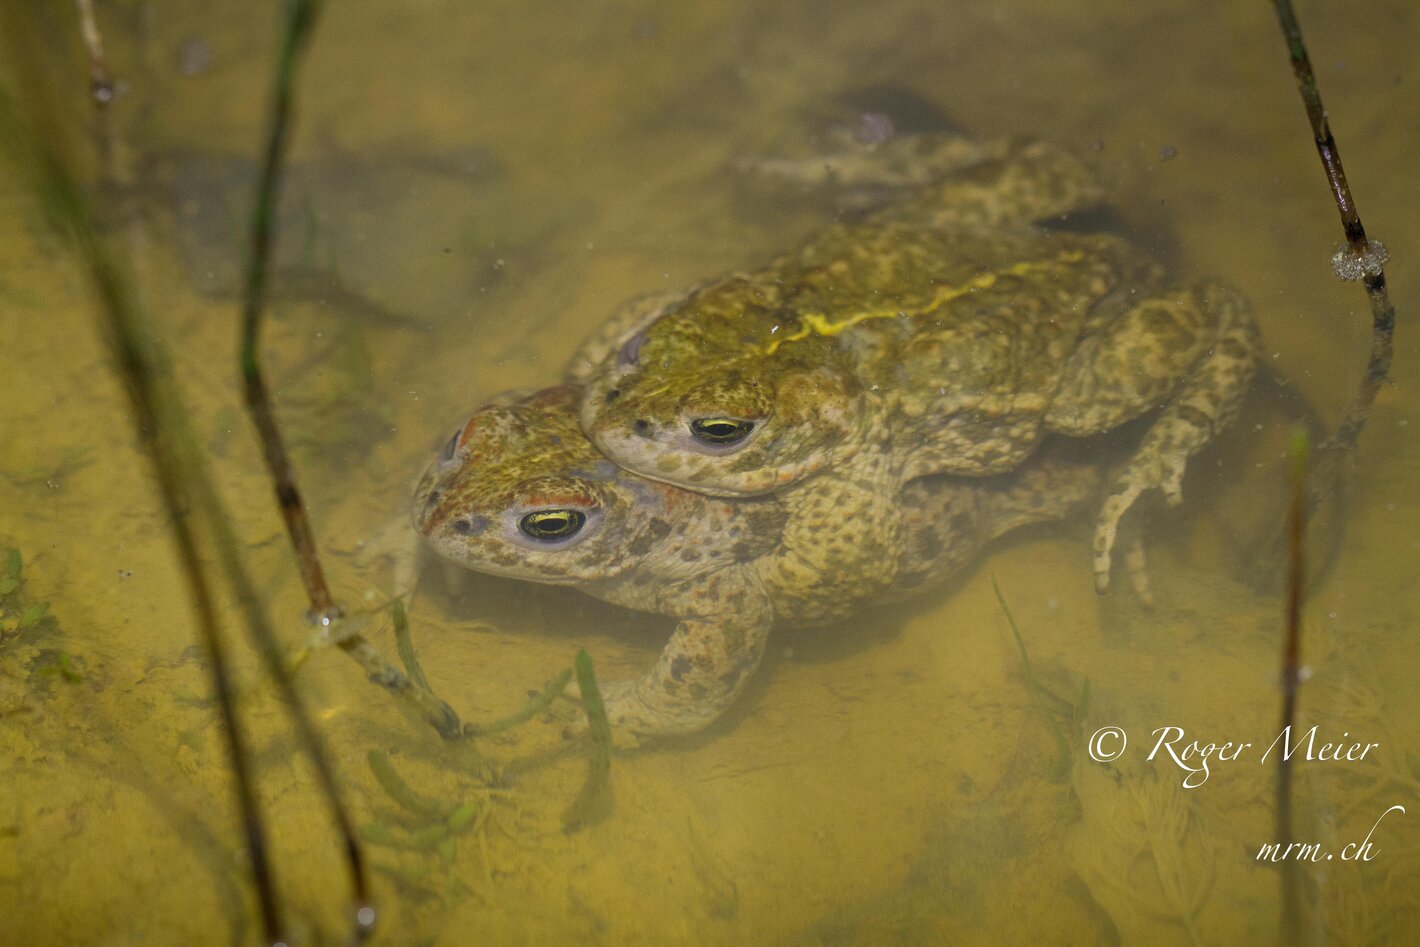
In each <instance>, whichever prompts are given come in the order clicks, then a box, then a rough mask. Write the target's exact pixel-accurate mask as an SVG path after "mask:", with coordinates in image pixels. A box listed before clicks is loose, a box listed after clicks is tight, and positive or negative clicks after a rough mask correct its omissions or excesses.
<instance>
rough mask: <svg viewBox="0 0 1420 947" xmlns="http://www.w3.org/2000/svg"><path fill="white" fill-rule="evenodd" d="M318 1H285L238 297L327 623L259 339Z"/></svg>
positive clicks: (244, 351) (300, 545) (314, 595)
mask: <svg viewBox="0 0 1420 947" xmlns="http://www.w3.org/2000/svg"><path fill="white" fill-rule="evenodd" d="M320 6H321V4H320V0H288V3H287V5H286V22H285V29H284V30H283V34H282V41H281V50H280V53H279V54H278V57H277V61H276V79H275V86H274V88H273V90H272V98H271V112H270V115H269V121H268V128H267V137H266V151H265V154H264V156H263V158H262V164H261V172H260V174H259V175H258V177H257V186H256V198H255V202H254V204H253V207H252V214H251V245H250V247H249V248H248V250H247V259H246V273H245V278H244V280H243V292H242V334H241V354H240V356H239V358H240V366H239V367H240V370H241V375H242V383H243V390H244V393H245V396H246V406H247V411H248V412H250V414H251V418H252V423H253V424H255V425H256V429H257V433H258V434H259V435H260V439H261V451H262V457H263V459H265V461H266V467H267V470H268V471H269V472H270V474H271V478H272V481H273V484H274V486H275V488H276V502H277V504H278V505H279V506H280V508H281V515H282V517H283V518H284V519H285V521H286V533H287V535H288V536H289V537H290V540H291V545H292V547H293V548H294V549H295V553H296V562H297V565H298V566H299V568H300V570H301V579H302V581H303V582H304V583H305V586H306V595H307V596H308V597H309V598H310V602H311V611H312V613H313V614H314V615H315V617H316V619H317V620H319V621H322V622H329V621H331V620H333V619H334V618H336V617H338V616H339V614H340V610H339V609H338V608H336V606H335V602H334V600H333V599H332V598H331V595H330V588H329V586H328V585H327V584H326V581H325V573H324V572H323V571H322V569H321V565H320V557H319V555H318V553H317V552H316V542H315V534H314V532H313V531H312V529H311V524H310V520H309V518H308V517H307V516H306V510H305V505H304V504H303V503H302V502H301V492H300V490H299V488H298V487H297V484H296V470H295V468H294V467H293V466H292V464H291V458H290V455H289V454H288V453H287V451H286V443H285V441H284V440H283V439H282V437H281V430H280V427H279V426H278V425H277V423H276V412H275V411H274V409H273V407H272V404H271V395H270V392H269V390H268V389H267V386H266V380H265V378H264V377H263V376H262V372H261V362H260V357H259V354H258V351H257V349H258V345H259V343H260V341H261V324H262V314H263V311H264V309H265V307H266V295H267V284H268V282H269V279H270V262H271V249H272V243H273V231H274V226H275V216H276V206H277V202H278V200H279V199H280V194H281V171H282V165H283V163H284V161H285V157H286V146H287V141H288V139H289V137H290V128H291V116H292V112H293V108H294V103H295V82H296V71H297V68H298V67H299V65H300V62H301V58H302V53H303V52H304V51H305V49H306V47H307V46H308V45H309V43H310V38H311V34H312V31H313V30H314V29H315V24H316V17H317V15H318V14H319V12H320Z"/></svg>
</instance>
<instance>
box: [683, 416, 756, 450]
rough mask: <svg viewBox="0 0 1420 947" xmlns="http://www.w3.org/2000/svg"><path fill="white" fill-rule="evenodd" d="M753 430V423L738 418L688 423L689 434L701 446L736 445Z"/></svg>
mask: <svg viewBox="0 0 1420 947" xmlns="http://www.w3.org/2000/svg"><path fill="white" fill-rule="evenodd" d="M753 430H754V422H753V421H741V420H740V419H739V418H696V419H695V420H694V421H691V422H690V434H691V436H692V437H694V438H695V439H696V440H697V441H700V442H701V443H702V444H715V445H717V446H719V445H725V444H738V443H739V442H740V441H742V440H744V439H745V438H747V437H749V435H750V432H751V431H753Z"/></svg>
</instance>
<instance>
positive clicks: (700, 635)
mask: <svg viewBox="0 0 1420 947" xmlns="http://www.w3.org/2000/svg"><path fill="white" fill-rule="evenodd" d="M737 578H741V579H742V578H743V577H742V576H741V577H737ZM735 585H740V587H739V588H735V587H733V586H735ZM695 594H696V596H697V597H698V598H700V599H701V600H703V601H704V602H705V603H707V604H709V605H712V606H713V617H703V618H702V617H687V618H682V619H681V620H680V622H679V623H678V624H677V625H676V629H675V632H674V633H673V634H672V635H671V638H670V640H669V641H668V642H666V646H665V648H664V649H662V651H661V655H660V657H659V658H658V659H657V660H656V666H655V667H653V668H652V669H651V670H650V671H649V672H648V673H647V674H645V675H644V676H642V677H641V678H639V679H637V680H634V681H623V682H613V683H611V684H608V685H607V686H606V688H605V689H604V696H605V698H606V709H607V717H608V718H609V719H610V721H611V726H612V732H613V733H616V734H618V736H619V737H624V736H625V735H628V734H629V735H634V736H635V737H638V738H641V737H660V736H670V735H674V734H685V733H694V732H695V731H697V730H702V729H704V728H705V727H707V726H709V725H710V724H711V723H713V722H714V721H715V720H716V719H718V718H719V717H720V715H721V714H723V713H724V712H725V711H726V710H727V709H728V708H729V707H730V705H731V704H733V703H734V702H735V699H736V698H737V697H739V695H740V692H741V691H743V690H744V686H745V684H746V683H747V682H748V681H749V679H750V677H751V676H752V675H753V674H754V671H755V669H756V668H757V667H759V662H760V659H761V658H762V657H763V656H764V648H765V643H766V642H767V640H768V638H769V629H770V626H771V625H772V624H773V622H774V610H773V608H772V607H771V606H770V603H769V600H768V598H767V597H766V596H765V595H764V594H763V592H762V590H761V589H758V588H752V587H749V586H748V585H747V584H745V585H741V584H740V583H739V582H734V583H732V582H728V581H720V582H710V583H707V585H706V587H705V588H703V589H699V590H696V593H695Z"/></svg>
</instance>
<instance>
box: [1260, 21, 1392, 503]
mask: <svg viewBox="0 0 1420 947" xmlns="http://www.w3.org/2000/svg"><path fill="white" fill-rule="evenodd" d="M1273 6H1274V7H1275V8H1276V10H1277V20H1278V22H1279V23H1280V25H1281V27H1282V34H1283V36H1284V38H1285V39H1286V41H1287V53H1288V57H1289V58H1290V60H1291V63H1292V73H1293V75H1295V76H1296V79H1297V89H1298V91H1299V92H1300V93H1301V96H1302V104H1303V105H1304V106H1305V108H1306V112H1307V120H1308V121H1309V122H1310V123H1311V129H1312V139H1313V141H1314V142H1315V144H1316V151H1317V155H1318V156H1319V157H1320V158H1321V165H1322V169H1323V170H1324V171H1325V173H1326V181H1327V185H1328V187H1329V188H1330V190H1331V196H1332V198H1333V199H1334V200H1335V201H1336V209H1337V211H1338V212H1339V213H1340V215H1341V227H1342V230H1343V231H1344V233H1345V235H1346V247H1345V249H1343V250H1341V251H1340V252H1338V253H1337V255H1336V258H1335V259H1334V260H1333V266H1334V267H1335V269H1336V274H1337V276H1338V277H1340V278H1341V279H1343V280H1355V279H1359V280H1360V281H1361V283H1362V284H1363V285H1364V286H1365V287H1366V298H1367V300H1368V301H1369V302H1370V305H1371V351H1370V355H1369V357H1368V359H1367V363H1366V374H1365V377H1364V378H1362V380H1361V385H1360V387H1359V388H1358V389H1357V391H1356V395H1355V397H1354V398H1352V401H1351V405H1350V407H1349V408H1347V410H1346V414H1345V416H1344V417H1343V418H1342V420H1341V423H1340V424H1338V425H1337V428H1336V433H1335V434H1333V435H1332V436H1331V437H1330V438H1328V439H1327V440H1326V441H1325V442H1323V443H1322V444H1321V445H1320V446H1319V447H1318V448H1317V460H1316V463H1315V466H1314V469H1313V471H1312V484H1313V488H1312V491H1311V494H1310V496H1311V497H1312V499H1311V501H1310V503H1311V506H1312V508H1313V509H1315V507H1316V500H1317V498H1318V497H1319V496H1321V495H1322V494H1323V493H1324V492H1326V491H1328V490H1329V489H1330V487H1331V484H1332V483H1333V482H1334V481H1335V480H1336V478H1337V477H1339V476H1340V468H1341V460H1342V459H1343V458H1344V456H1345V455H1346V454H1348V453H1349V452H1350V451H1351V450H1352V449H1353V448H1355V446H1356V441H1357V438H1359V437H1360V434H1361V429H1362V428H1363V427H1365V425H1366V419H1367V417H1369V415H1370V411H1371V406H1372V405H1373V404H1374V403H1375V400H1376V395H1377V394H1378V393H1379V391H1380V388H1381V386H1382V385H1383V384H1384V383H1385V380H1386V376H1387V375H1388V374H1389V373H1390V363H1391V356H1392V351H1393V348H1394V341H1393V340H1394V335H1395V306H1394V305H1393V304H1392V303H1391V301H1390V294H1389V292H1388V291H1387V289H1386V279H1385V262H1386V259H1387V254H1386V249H1385V247H1384V246H1383V245H1382V244H1381V243H1380V242H1379V241H1372V240H1371V239H1370V238H1369V237H1367V236H1366V228H1365V227H1364V226H1362V224H1361V214H1360V212H1359V211H1358V210H1357V209H1356V202H1355V200H1354V199H1353V198H1352V197H1351V188H1350V186H1349V185H1348V184H1347V183H1346V172H1345V170H1344V169H1343V168H1342V166H1341V151H1340V149H1339V148H1338V147H1337V145H1336V139H1335V138H1334V137H1333V136H1332V134H1331V125H1330V123H1329V122H1328V121H1327V118H1326V109H1325V107H1323V105H1322V102H1321V90H1320V89H1319V88H1318V87H1317V83H1316V75H1315V73H1313V72H1312V66H1311V59H1310V57H1309V56H1308V55H1307V47H1306V43H1305V42H1303V40H1302V27H1301V24H1300V23H1299V22H1298V20H1297V14H1296V11H1294V10H1293V9H1292V3H1291V0H1273Z"/></svg>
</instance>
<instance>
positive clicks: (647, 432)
mask: <svg viewBox="0 0 1420 947" xmlns="http://www.w3.org/2000/svg"><path fill="white" fill-rule="evenodd" d="M631 430H633V431H635V432H636V433H637V434H639V435H641V436H642V437H650V436H651V422H650V421H647V420H646V419H645V418H637V419H636V420H635V421H634V422H633V423H632V425H631Z"/></svg>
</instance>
